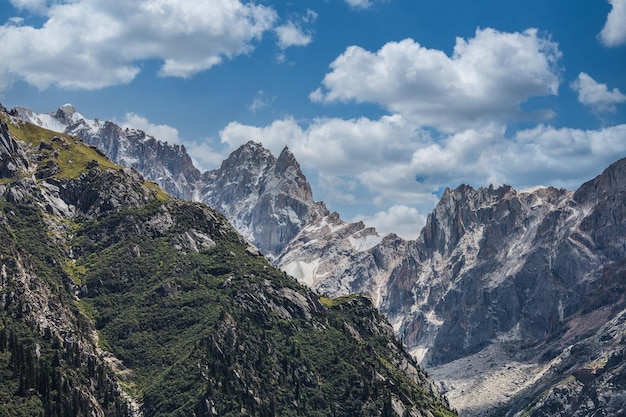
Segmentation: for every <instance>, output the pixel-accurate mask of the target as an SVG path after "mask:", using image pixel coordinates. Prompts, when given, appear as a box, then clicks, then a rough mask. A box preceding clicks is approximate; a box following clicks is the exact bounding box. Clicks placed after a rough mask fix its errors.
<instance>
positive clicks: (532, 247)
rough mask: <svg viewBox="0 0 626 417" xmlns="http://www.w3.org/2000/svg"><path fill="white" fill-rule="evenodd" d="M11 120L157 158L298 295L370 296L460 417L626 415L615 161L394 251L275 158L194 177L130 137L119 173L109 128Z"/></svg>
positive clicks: (482, 195)
mask: <svg viewBox="0 0 626 417" xmlns="http://www.w3.org/2000/svg"><path fill="white" fill-rule="evenodd" d="M12 113H13V114H14V115H15V116H18V117H20V118H22V119H23V120H29V121H32V122H34V123H37V124H39V125H45V124H49V125H50V126H51V127H52V126H53V125H54V126H56V127H55V128H56V129H57V130H63V131H65V132H67V133H73V134H79V136H81V137H82V138H83V139H84V140H85V141H86V142H88V143H92V144H95V145H97V146H99V147H102V148H103V149H104V150H105V153H107V154H109V155H112V157H113V159H114V160H115V161H116V162H119V163H122V164H123V163H130V165H131V166H135V167H137V168H138V169H141V166H142V165H141V164H143V162H141V161H142V158H143V156H142V155H143V153H144V151H143V149H144V147H145V146H146V144H147V143H149V144H154V145H150V146H155V147H157V148H160V147H163V148H168V149H169V151H165V150H163V151H161V155H163V158H152V159H150V164H149V168H144V171H142V172H143V173H144V174H145V175H146V177H147V178H150V179H152V180H154V181H157V182H158V183H159V184H161V185H162V186H163V187H165V188H166V189H167V190H169V191H170V192H172V193H175V194H176V193H178V194H176V195H179V196H181V197H184V198H189V199H197V200H201V201H204V202H206V203H208V204H209V205H211V206H213V207H215V208H216V209H218V210H219V211H220V212H222V213H224V214H225V215H226V217H227V218H228V219H229V220H230V221H231V222H232V223H233V225H234V226H235V227H236V228H237V229H238V230H239V231H240V233H242V234H243V235H244V236H245V237H246V238H247V239H248V240H249V241H250V242H253V243H254V245H255V246H256V247H258V248H259V249H260V250H261V252H262V253H263V254H264V255H266V256H267V257H268V258H269V259H271V260H272V262H273V263H274V264H275V265H277V266H279V267H280V268H281V269H282V270H284V271H286V272H287V273H288V274H290V275H292V276H294V277H296V278H297V279H298V280H299V281H300V282H303V283H306V284H307V285H308V286H309V287H311V288H313V289H315V290H317V291H319V292H321V293H324V294H327V295H330V296H348V295H349V294H355V293H362V294H365V295H367V296H368V297H369V298H370V299H371V300H372V302H373V304H374V306H376V307H377V308H378V309H379V311H380V312H381V313H383V314H384V315H385V316H386V317H387V318H388V319H389V320H390V322H391V324H392V326H393V329H394V330H395V333H396V335H397V336H398V337H399V338H400V339H401V340H402V341H403V343H404V344H405V346H406V347H407V348H408V349H409V351H410V352H411V354H412V355H413V357H414V358H416V359H417V360H418V362H419V363H421V364H423V365H424V366H426V367H427V368H429V374H430V375H431V376H432V377H433V378H434V379H435V380H436V381H438V384H439V386H440V388H441V389H442V390H443V391H445V392H446V393H447V396H448V398H449V400H450V402H451V405H452V406H453V407H455V408H457V409H459V410H460V413H461V415H463V416H488V415H493V416H496V415H498V416H499V415H507V416H514V415H519V416H522V415H524V416H529V415H530V416H541V415H555V416H588V415H596V416H600V415H603V416H609V415H621V414H626V411H625V410H626V395H624V392H626V362H625V361H624V358H626V355H625V353H624V352H625V348H624V346H625V344H626V325H625V323H624V314H625V304H624V290H625V288H624V282H626V280H625V278H626V276H625V273H626V272H625V271H626V246H625V245H624V242H626V194H625V191H626V159H623V160H620V161H616V162H615V163H614V164H612V165H611V166H609V167H608V168H607V169H606V170H605V171H604V172H602V173H601V174H600V175H598V177H596V178H595V179H592V180H590V181H589V182H587V183H585V184H583V185H582V186H581V187H580V188H579V189H578V190H576V191H570V190H564V189H556V188H552V187H536V188H533V189H529V190H515V189H514V188H512V187H510V186H506V185H503V186H500V187H493V186H489V187H482V188H478V189H476V188H473V187H470V186H468V185H460V186H458V187H457V188H455V189H447V190H446V191H445V192H444V193H443V195H442V197H441V200H440V202H439V203H438V204H437V206H436V207H435V209H434V210H433V212H432V213H431V214H430V215H429V216H428V219H427V224H426V226H425V227H424V229H423V230H422V232H421V235H420V236H419V237H418V239H416V240H414V241H405V240H403V239H401V238H399V237H398V236H395V235H393V234H392V235H388V236H384V237H381V236H379V235H378V234H377V233H376V231H375V230H374V229H372V228H368V227H366V226H365V225H364V224H362V223H347V222H345V221H343V220H341V218H340V217H339V215H338V214H337V213H330V212H329V211H328V209H327V208H326V207H325V205H324V204H323V203H320V202H315V201H314V200H313V196H312V193H311V189H310V186H309V185H308V183H307V182H306V179H305V178H304V175H303V174H302V172H301V171H300V167H299V165H298V163H297V161H296V160H295V158H294V156H293V154H291V152H290V151H289V150H288V149H287V148H286V149H285V150H284V151H283V152H282V153H281V155H280V156H279V157H278V158H275V157H274V156H273V155H271V153H269V151H267V150H266V149H264V148H263V147H262V146H261V145H260V144H256V143H253V142H249V143H247V144H244V145H243V146H242V147H241V148H239V149H238V150H236V151H235V152H233V153H232V154H231V156H230V157H229V158H228V159H227V160H225V161H224V163H223V164H222V166H221V167H220V168H218V169H216V170H214V171H209V172H206V173H203V174H200V173H199V172H197V170H195V169H192V165H191V166H190V165H189V163H187V162H186V161H187V160H188V159H189V157H188V156H187V155H186V153H185V151H184V148H182V147H179V146H177V145H175V146H171V145H167V144H164V143H161V142H158V141H155V140H154V139H153V138H149V137H147V136H145V134H143V133H142V132H138V131H132V130H131V131H125V130H124V131H123V130H119V132H121V134H119V135H117V136H115V140H110V143H111V145H110V147H111V149H117V150H118V154H117V155H118V157H117V158H116V157H115V154H114V153H111V151H109V150H107V148H106V146H104V147H103V146H102V144H101V143H100V142H98V141H104V142H107V141H109V139H104V138H105V137H106V138H108V136H107V134H106V133H105V132H104V130H103V129H104V128H103V126H104V125H106V123H105V124H102V123H100V122H92V121H87V120H85V119H84V118H83V117H82V116H80V115H79V114H78V113H76V112H75V110H74V109H73V108H72V107H70V106H64V107H63V108H61V109H60V110H59V111H57V112H56V113H52V114H48V115H46V114H44V115H42V114H35V113H33V112H30V111H28V110H25V109H14V110H13V111H12ZM107 123H110V122H107ZM107 143H108V142H107ZM120 150H121V151H120ZM120 152H121V153H120ZM120 155H121V156H120ZM166 155H167V156H166ZM145 169H149V170H152V173H151V172H150V171H147V170H145ZM159 170H160V171H159ZM157 172H160V174H156V175H154V174H155V173H157ZM182 190H186V191H184V192H183V191H182Z"/></svg>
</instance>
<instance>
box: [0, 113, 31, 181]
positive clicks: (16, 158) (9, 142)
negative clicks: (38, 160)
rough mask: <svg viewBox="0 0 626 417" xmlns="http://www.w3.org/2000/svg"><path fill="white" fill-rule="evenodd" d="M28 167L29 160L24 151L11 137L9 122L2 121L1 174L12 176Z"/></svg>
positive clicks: (0, 140)
mask: <svg viewBox="0 0 626 417" xmlns="http://www.w3.org/2000/svg"><path fill="white" fill-rule="evenodd" d="M27 169H28V160H27V159H26V155H25V153H24V151H23V150H22V149H21V148H20V147H19V145H18V144H17V142H16V141H15V139H13V137H11V134H10V133H9V127H8V126H7V124H6V123H3V122H0V176H1V177H3V178H12V177H15V176H16V175H17V174H18V173H19V172H20V171H26V170H27Z"/></svg>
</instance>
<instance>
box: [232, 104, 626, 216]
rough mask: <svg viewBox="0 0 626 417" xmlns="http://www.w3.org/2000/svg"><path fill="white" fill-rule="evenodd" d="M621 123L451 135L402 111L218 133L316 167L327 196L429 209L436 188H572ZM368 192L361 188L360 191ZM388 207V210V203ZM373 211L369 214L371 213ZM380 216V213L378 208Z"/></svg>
mask: <svg viewBox="0 0 626 417" xmlns="http://www.w3.org/2000/svg"><path fill="white" fill-rule="evenodd" d="M624 137H626V125H618V126H613V127H609V128H605V129H601V130H588V131H586V130H579V129H566V128H561V129H556V128H554V127H550V126H546V125H539V126H537V127H535V128H533V129H526V130H521V131H518V132H516V133H514V134H512V136H507V129H506V126H505V125H503V124H498V123H491V124H488V125H485V126H482V127H479V128H470V129H466V130H463V131H459V132H456V133H454V134H436V133H432V132H431V133H427V132H425V131H422V130H420V129H416V128H415V127H414V126H412V125H411V124H410V123H408V122H407V121H406V120H405V119H403V117H402V116H400V115H394V116H386V117H383V118H381V119H378V120H370V119H366V118H359V119H353V120H341V119H317V120H314V121H313V122H311V123H308V124H306V125H304V126H301V125H300V123H299V122H298V121H296V120H294V119H292V118H286V119H282V120H277V121H274V122H273V123H271V124H270V125H267V126H264V127H256V126H247V125H242V124H240V123H231V124H229V125H228V126H227V127H226V128H225V129H224V130H223V131H222V132H221V133H220V139H221V141H222V142H223V143H225V144H227V145H228V146H229V147H230V148H231V149H233V148H235V147H237V146H239V145H241V144H243V143H245V142H246V141H248V140H255V141H258V142H262V143H263V145H264V146H266V147H268V148H269V149H270V150H271V151H272V152H273V153H275V154H277V153H278V152H280V150H281V149H282V147H284V146H285V145H288V146H289V148H290V149H291V150H292V151H293V152H294V154H295V156H296V158H297V159H298V161H300V164H301V165H302V166H303V168H304V169H305V170H308V171H310V172H313V173H315V174H316V175H314V178H316V179H317V181H318V184H317V188H316V189H317V190H320V191H322V195H317V196H316V198H322V199H323V200H325V201H326V202H328V203H331V204H333V203H337V204H351V203H355V204H356V203H359V204H362V203H365V201H363V198H364V197H357V196H363V195H365V196H368V197H367V198H368V199H369V201H367V203H369V204H378V205H380V206H381V207H392V206H394V205H395V206H410V207H414V208H415V209H416V210H417V212H418V213H428V212H429V211H430V210H432V208H433V207H434V205H435V204H436V202H437V201H438V195H439V194H440V193H441V192H442V187H446V186H448V187H452V188H454V187H457V186H458V185H460V184H462V183H466V184H471V185H473V186H476V187H479V186H487V185H489V184H494V185H500V184H510V185H513V186H514V187H516V188H518V189H522V188H526V187H530V186H535V185H538V184H544V185H553V186H556V187H566V188H569V189H574V188H577V187H578V186H580V184H582V182H584V181H586V180H589V179H591V178H593V177H594V176H595V175H597V174H599V173H600V172H601V170H602V169H604V168H605V167H606V166H608V165H609V164H611V163H612V162H614V161H615V160H617V159H618V158H620V157H623V156H624V155H626V141H624V140H623V138H624ZM363 191H366V192H363ZM386 210H389V209H386ZM371 217H373V216H371ZM379 217H380V218H384V217H383V216H382V215H379Z"/></svg>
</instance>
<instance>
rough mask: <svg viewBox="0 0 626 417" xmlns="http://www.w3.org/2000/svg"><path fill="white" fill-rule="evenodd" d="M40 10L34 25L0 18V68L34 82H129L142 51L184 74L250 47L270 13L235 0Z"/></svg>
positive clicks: (112, 0)
mask: <svg viewBox="0 0 626 417" xmlns="http://www.w3.org/2000/svg"><path fill="white" fill-rule="evenodd" d="M44 3H45V2H42V1H34V0H20V1H18V0H14V4H16V5H17V4H20V5H21V7H23V8H29V9H33V8H41V7H42V4H44ZM45 13H46V17H47V20H46V22H45V23H44V24H43V25H42V26H41V27H37V28H36V27H31V26H18V27H16V26H15V25H12V24H6V25H3V26H0V42H1V43H2V45H3V47H2V48H1V49H0V73H4V74H11V75H12V76H14V77H16V78H19V79H22V80H24V81H26V82H28V83H29V84H32V85H34V86H36V87H38V88H41V89H43V88H47V87H49V86H51V85H57V86H59V87H65V88H73V89H98V88H102V87H106V86H110V85H116V84H125V83H129V82H130V81H132V80H133V79H134V77H135V76H136V75H137V74H138V73H139V71H140V64H139V63H140V62H141V61H142V60H148V59H157V60H161V61H162V62H163V65H162V67H161V69H160V72H159V73H160V75H162V76H177V77H190V76H192V75H194V74H195V73H197V72H199V71H203V70H206V69H209V68H211V67H212V66H214V65H217V64H219V63H220V62H221V61H222V60H223V59H229V58H233V57H234V56H237V55H240V54H246V53H248V52H250V51H251V50H252V49H253V47H254V46H253V43H254V42H255V41H257V40H259V39H260V38H261V37H262V35H263V34H264V33H265V32H267V31H269V30H271V29H272V28H273V27H274V24H275V22H276V20H277V15H276V12H275V11H274V10H273V9H271V8H269V7H266V6H263V5H257V4H254V3H242V2H241V1H240V0H216V1H212V2H197V1H194V0H160V1H152V0H141V1H132V2H129V1H124V0H109V1H106V2H103V1H94V0H76V1H72V2H69V3H59V4H55V5H54V6H53V7H49V8H47V10H46V11H45Z"/></svg>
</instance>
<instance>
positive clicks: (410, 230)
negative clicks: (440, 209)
mask: <svg viewBox="0 0 626 417" xmlns="http://www.w3.org/2000/svg"><path fill="white" fill-rule="evenodd" d="M352 221H353V222H356V221H362V222H363V223H365V224H366V225H368V226H372V227H374V228H375V229H376V231H377V232H378V233H379V234H380V235H387V234H389V233H395V234H397V235H398V236H400V237H401V238H403V239H407V240H410V239H417V237H418V236H419V234H420V231H421V230H422V228H423V227H424V225H425V224H426V216H424V215H422V214H420V213H419V212H418V211H417V210H416V209H415V208H413V207H407V206H391V207H390V208H389V209H388V210H386V211H379V212H378V213H376V214H374V215H373V216H363V215H358V216H356V217H355V218H353V219H352Z"/></svg>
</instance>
